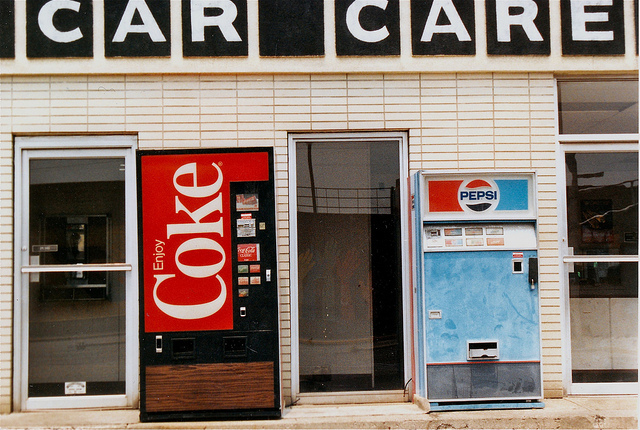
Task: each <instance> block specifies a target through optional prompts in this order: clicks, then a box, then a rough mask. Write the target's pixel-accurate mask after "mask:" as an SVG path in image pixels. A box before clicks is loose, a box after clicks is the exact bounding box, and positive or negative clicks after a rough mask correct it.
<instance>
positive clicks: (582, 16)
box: [571, 0, 613, 41]
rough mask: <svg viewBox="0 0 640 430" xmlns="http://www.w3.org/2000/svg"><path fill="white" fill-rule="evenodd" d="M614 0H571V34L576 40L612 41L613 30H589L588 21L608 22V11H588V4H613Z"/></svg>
mask: <svg viewBox="0 0 640 430" xmlns="http://www.w3.org/2000/svg"><path fill="white" fill-rule="evenodd" d="M611 5H613V0H571V35H572V37H573V40H574V41H610V40H613V31H595V30H594V31H588V30H587V23H588V22H608V21H609V13H608V12H587V11H586V9H585V8H586V7H587V6H611Z"/></svg>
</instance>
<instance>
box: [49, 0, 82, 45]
mask: <svg viewBox="0 0 640 430" xmlns="http://www.w3.org/2000/svg"><path fill="white" fill-rule="evenodd" d="M60 9H68V10H72V11H74V12H78V11H80V2H77V1H73V0H51V1H50V2H48V3H46V4H45V5H44V6H42V8H41V9H40V13H38V25H39V26H40V30H41V31H42V33H43V34H44V35H45V36H47V37H48V38H49V39H51V40H53V41H54V42H58V43H70V42H75V41H76V40H79V39H82V31H81V30H80V29H79V28H74V29H73V30H69V31H60V30H58V29H57V28H56V27H55V26H54V25H53V16H54V15H55V14H56V12H58V11H59V10H60Z"/></svg>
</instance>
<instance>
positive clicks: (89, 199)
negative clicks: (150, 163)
mask: <svg viewBox="0 0 640 430" xmlns="http://www.w3.org/2000/svg"><path fill="white" fill-rule="evenodd" d="M131 154H132V151H127V150H103V149H101V150H90V149H86V150H67V149H59V150H24V151H22V154H21V155H22V172H21V173H22V174H21V178H22V181H21V184H22V187H21V188H22V190H21V191H22V193H21V199H22V201H21V206H22V208H23V213H22V229H23V232H22V241H23V242H22V246H21V249H22V255H21V270H20V271H21V277H20V278H21V285H20V289H21V295H22V302H23V306H22V309H21V311H22V314H21V319H22V325H21V327H22V345H21V354H22V363H21V364H22V375H21V379H22V384H21V387H20V388H21V390H20V391H21V396H22V405H21V406H22V408H23V409H38V408H41V407H89V406H90V407H96V406H127V405H129V404H130V403H131V399H130V398H129V397H130V396H129V397H128V396H127V394H130V393H128V392H130V391H131V388H129V389H128V387H127V383H128V377H130V376H131V369H129V368H128V367H129V365H128V363H129V362H130V361H131V360H130V359H129V357H128V355H129V354H131V351H130V350H129V349H128V346H127V345H128V342H127V337H128V332H129V330H130V329H131V324H132V322H133V321H134V320H135V318H132V315H131V314H130V312H131V310H130V309H131V306H129V301H130V300H131V297H130V295H131V292H132V291H135V290H136V289H135V288H134V287H133V286H132V277H131V272H132V269H133V266H132V264H131V260H132V259H135V248H134V250H133V251H132V249H131V247H130V246H129V245H130V243H129V241H132V242H133V243H135V228H134V229H133V230H132V229H131V227H132V226H131V225H130V224H131V219H130V217H131V216H132V214H134V213H135V210H134V209H133V208H132V209H131V210H128V209H127V203H129V202H132V203H135V199H133V200H132V199H127V197H128V196H127V194H128V193H130V190H129V191H128V188H129V187H130V185H129V184H128V182H130V181H129V180H128V178H127V176H128V174H127V173H128V172H127V169H128V168H131V169H135V167H134V161H133V158H132V157H131ZM131 185H132V184H131ZM129 197H132V196H129ZM134 220H135V218H134ZM134 227H135V224H134ZM132 233H133V234H132ZM132 254H133V255H132ZM134 303H135V301H134ZM132 320H133V321H132ZM134 379H135V378H134ZM136 389H137V387H136Z"/></svg>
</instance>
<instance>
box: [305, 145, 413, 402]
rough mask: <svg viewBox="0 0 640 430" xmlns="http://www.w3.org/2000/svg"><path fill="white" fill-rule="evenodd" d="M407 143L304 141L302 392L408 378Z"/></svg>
mask: <svg viewBox="0 0 640 430" xmlns="http://www.w3.org/2000/svg"><path fill="white" fill-rule="evenodd" d="M400 148H401V145H400V144H399V142H398V140H391V139H389V140H386V141H385V140H382V141H380V140H374V141H367V140H352V141H344V140H335V141H332V140H304V141H298V142H297V143H296V147H295V154H296V159H295V163H296V164H295V165H296V190H295V192H296V207H297V213H296V217H297V219H296V225H297V253H298V260H297V272H298V279H297V298H298V321H297V322H298V352H299V354H298V359H299V363H298V364H299V391H300V393H326V392H363V391H379V390H402V388H403V386H404V382H405V381H404V344H403V312H402V308H403V294H402V293H403V289H402V262H401V243H402V242H401V236H402V234H401V232H402V228H401V210H400V208H401V201H402V199H401V189H400V184H401V173H400V172H401V170H400V166H401V161H400V160H401V155H400Z"/></svg>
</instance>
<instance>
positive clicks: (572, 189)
mask: <svg viewBox="0 0 640 430" xmlns="http://www.w3.org/2000/svg"><path fill="white" fill-rule="evenodd" d="M585 146H586V148H585V147H583V148H582V149H583V151H576V152H572V151H571V147H569V148H567V151H566V152H565V160H564V161H565V170H566V172H565V174H566V217H567V218H566V220H567V224H566V226H567V230H566V231H567V243H568V251H567V253H566V254H567V255H565V257H564V262H565V263H567V264H566V266H565V267H567V271H568V289H569V318H570V333H571V336H570V342H571V370H570V372H571V375H570V377H571V388H570V390H571V393H572V394H580V393H584V394H587V393H596V392H599V393H602V392H606V389H605V388H604V387H605V386H606V384H609V386H610V388H611V392H617V393H622V392H625V389H624V384H625V383H637V382H638V357H637V352H638V333H637V328H638V257H637V256H638V153H637V152H620V151H618V152H613V151H594V150H593V149H590V148H589V146H588V145H585ZM603 384H604V385H603ZM621 384H622V385H621ZM614 385H615V386H616V387H614ZM628 385H629V384H628ZM603 389H605V391H603ZM630 389H631V391H633V389H635V388H633V385H631V386H630Z"/></svg>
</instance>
